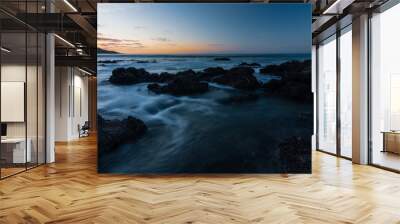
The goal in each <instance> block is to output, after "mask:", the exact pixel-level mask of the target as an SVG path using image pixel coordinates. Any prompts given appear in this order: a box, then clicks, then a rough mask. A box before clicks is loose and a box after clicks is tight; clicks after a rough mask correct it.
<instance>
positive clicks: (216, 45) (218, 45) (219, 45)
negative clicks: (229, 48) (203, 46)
mask: <svg viewBox="0 0 400 224" xmlns="http://www.w3.org/2000/svg"><path fill="white" fill-rule="evenodd" d="M207 45H208V46H210V47H222V46H224V45H223V44H207Z"/></svg>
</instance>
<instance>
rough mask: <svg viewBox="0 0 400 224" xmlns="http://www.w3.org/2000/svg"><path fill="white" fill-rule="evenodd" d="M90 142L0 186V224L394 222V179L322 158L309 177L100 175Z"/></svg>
mask: <svg viewBox="0 0 400 224" xmlns="http://www.w3.org/2000/svg"><path fill="white" fill-rule="evenodd" d="M95 141H96V140H95V138H94V137H90V138H86V139H84V140H81V141H76V142H71V143H69V144H65V143H64V144H57V154H56V155H57V162H56V163H55V164H51V165H46V166H42V167H39V168H36V169H33V170H30V171H28V172H26V173H22V174H20V175H17V176H14V177H11V178H8V179H5V180H3V181H0V223H11V224H13V223H173V224H175V223H213V224H214V223H215V224H219V223H373V224H376V223H385V224H386V223H400V175H398V174H395V173H391V172H387V171H384V170H380V169H377V168H373V167H369V166H358V165H352V164H351V163H350V162H349V161H347V160H343V159H337V158H335V157H333V156H330V155H326V154H323V153H319V152H315V153H313V174H312V175H289V176H284V175H219V176H162V177H160V176H121V175H104V174H103V175H99V174H97V173H96V143H95Z"/></svg>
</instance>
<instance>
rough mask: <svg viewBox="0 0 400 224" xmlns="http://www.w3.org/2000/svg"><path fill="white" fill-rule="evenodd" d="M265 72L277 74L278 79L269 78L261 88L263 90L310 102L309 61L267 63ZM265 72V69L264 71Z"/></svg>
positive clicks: (311, 97) (311, 100)
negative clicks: (278, 63)
mask: <svg viewBox="0 0 400 224" xmlns="http://www.w3.org/2000/svg"><path fill="white" fill-rule="evenodd" d="M265 69H266V70H268V72H267V73H273V74H279V75H280V77H281V79H280V80H271V81H269V82H267V83H265V84H264V85H263V86H262V88H264V90H265V92H267V93H269V94H273V95H279V96H282V97H285V98H289V99H291V100H295V101H298V102H305V103H312V102H313V96H312V93H311V61H310V60H306V61H303V62H299V61H290V62H285V63H283V64H280V65H268V66H267V67H266V68H265ZM264 72H266V71H264Z"/></svg>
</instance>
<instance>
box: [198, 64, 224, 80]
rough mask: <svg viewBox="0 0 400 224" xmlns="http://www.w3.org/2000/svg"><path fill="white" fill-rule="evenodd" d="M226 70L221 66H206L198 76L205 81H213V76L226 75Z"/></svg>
mask: <svg viewBox="0 0 400 224" xmlns="http://www.w3.org/2000/svg"><path fill="white" fill-rule="evenodd" d="M225 73H226V70H225V69H223V68H221V67H210V68H206V69H204V70H203V71H201V72H198V73H197V74H198V76H199V77H200V79H201V80H203V81H211V80H212V79H213V78H215V77H216V76H219V75H224V74H225Z"/></svg>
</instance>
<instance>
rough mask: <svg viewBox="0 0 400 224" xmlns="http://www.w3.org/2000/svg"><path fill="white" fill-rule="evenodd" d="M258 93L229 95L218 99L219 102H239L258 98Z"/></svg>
mask: <svg viewBox="0 0 400 224" xmlns="http://www.w3.org/2000/svg"><path fill="white" fill-rule="evenodd" d="M258 98H259V95H257V94H254V93H248V94H243V95H236V96H231V97H228V98H225V99H221V100H219V102H220V103H221V104H239V103H246V102H252V101H256V100H258Z"/></svg>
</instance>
